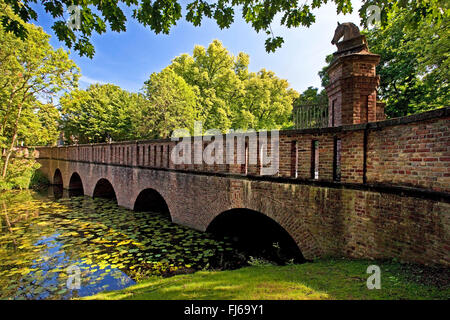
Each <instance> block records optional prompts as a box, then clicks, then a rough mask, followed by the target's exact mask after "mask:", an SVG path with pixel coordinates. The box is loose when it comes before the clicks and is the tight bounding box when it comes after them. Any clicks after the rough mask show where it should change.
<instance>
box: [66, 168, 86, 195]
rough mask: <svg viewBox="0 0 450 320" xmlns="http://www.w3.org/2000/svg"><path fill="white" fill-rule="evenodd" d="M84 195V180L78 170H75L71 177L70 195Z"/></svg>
mask: <svg viewBox="0 0 450 320" xmlns="http://www.w3.org/2000/svg"><path fill="white" fill-rule="evenodd" d="M82 195H84V189H83V182H82V181H81V177H80V175H79V174H78V173H77V172H74V173H73V174H72V176H71V177H70V182H69V196H71V197H75V196H82Z"/></svg>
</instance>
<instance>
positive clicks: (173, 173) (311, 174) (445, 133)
mask: <svg viewBox="0 0 450 320" xmlns="http://www.w3.org/2000/svg"><path fill="white" fill-rule="evenodd" d="M449 124H450V108H444V109H440V110H435V111H431V112H427V113H422V114H419V115H414V116H409V117H405V118H398V119H392V120H384V121H379V122H371V123H363V124H354V125H343V126H338V127H329V128H322V129H304V130H286V131H280V132H279V137H278V138H277V140H278V141H277V146H278V150H279V158H278V160H276V161H277V167H278V170H276V172H274V173H273V174H271V175H270V176H267V175H263V174H262V173H263V170H264V165H263V164H262V159H261V154H262V152H261V151H262V148H264V144H263V143H261V141H260V137H258V140H257V147H256V148H253V149H252V148H249V145H248V143H249V140H248V138H245V136H244V141H247V142H245V146H244V150H245V157H244V158H245V159H244V162H243V163H241V164H217V163H215V164H207V163H205V162H204V161H202V162H201V163H197V164H175V163H174V162H173V161H172V159H171V157H170V156H169V155H170V153H171V152H172V150H173V148H175V147H176V146H177V144H178V143H180V142H176V141H171V140H151V141H130V142H117V143H110V144H90V145H74V146H64V147H38V148H36V150H35V154H36V157H37V159H38V161H39V162H40V164H41V165H42V166H41V169H40V170H41V171H42V172H43V173H44V174H45V175H46V176H47V177H48V178H49V180H50V181H51V182H52V183H53V184H62V185H63V186H64V188H67V189H82V190H83V193H84V194H85V195H88V196H111V197H115V198H116V199H117V203H118V205H120V206H123V207H126V208H129V209H134V208H135V204H136V200H137V199H138V197H139V196H140V195H141V196H142V194H143V192H147V195H148V196H149V197H150V198H152V197H153V198H152V199H153V200H155V201H156V198H158V197H159V198H162V199H164V203H165V204H166V206H167V208H166V209H167V210H168V212H169V213H170V216H171V219H172V221H173V222H174V223H177V224H182V225H185V226H189V227H192V228H195V229H198V230H202V231H205V230H207V228H208V226H210V225H211V224H212V223H213V221H216V219H217V218H218V217H221V216H223V215H224V214H226V213H227V212H231V211H233V210H238V209H246V210H251V211H252V212H258V213H259V214H261V215H264V216H265V217H268V218H270V219H271V220H272V221H274V222H276V223H277V225H279V226H280V227H281V228H282V229H283V230H285V231H286V232H287V233H288V234H289V235H290V237H291V238H292V239H293V241H294V242H295V243H296V245H297V246H298V248H299V249H300V251H301V252H302V254H303V256H304V257H305V258H307V259H316V258H319V257H325V256H336V257H350V258H392V257H396V258H398V259H401V260H404V261H410V262H418V263H424V264H441V265H449V264H450V257H449V252H450V234H449V231H450V139H449V137H450V130H449ZM224 138H226V137H224ZM271 139H272V136H271ZM190 143H192V145H194V144H195V143H198V140H197V142H196V140H195V138H192V139H191V140H190ZM209 143H211V142H208V141H200V148H206V147H207V146H208V144H209ZM234 143H235V142H234V140H233V144H234ZM236 143H237V142H236ZM267 145H268V144H267ZM267 145H265V147H266V148H267ZM235 150H236V148H235ZM250 153H251V154H253V155H254V156H255V157H256V159H257V162H256V163H253V164H252V163H250V162H249V161H248V159H249V155H250ZM233 156H234V157H235V158H236V154H235V153H234V154H233ZM149 190H150V191H149ZM233 219H234V220H233V221H232V224H231V226H232V225H233V223H234V224H235V225H239V224H240V220H239V214H237V215H233ZM247 227H248V228H249V230H250V229H251V228H252V226H251V225H249V226H247Z"/></svg>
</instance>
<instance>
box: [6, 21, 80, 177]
mask: <svg viewBox="0 0 450 320" xmlns="http://www.w3.org/2000/svg"><path fill="white" fill-rule="evenodd" d="M9 14H10V15H11V12H9ZM1 17H4V16H3V15H0V18H1ZM17 19H18V18H17ZM23 26H24V28H25V29H26V31H27V34H28V36H27V38H26V40H21V39H19V38H16V37H15V36H13V35H12V34H11V33H8V32H6V31H5V30H4V29H3V27H0V42H1V43H2V46H1V48H0V74H1V79H0V102H1V113H0V114H1V121H0V137H2V141H1V142H2V148H5V149H6V153H5V160H4V161H3V168H2V178H5V177H6V174H7V170H8V164H9V161H10V157H11V155H12V153H13V151H14V147H15V146H16V143H17V141H18V139H19V138H21V137H23V138H26V137H29V136H30V135H31V134H32V132H30V129H29V128H28V127H27V126H26V124H27V123H29V124H31V123H35V124H36V121H37V120H38V118H37V115H38V114H39V112H41V114H42V112H45V110H47V111H48V110H50V109H49V107H48V106H47V105H46V104H42V103H41V102H40V101H42V100H48V101H52V99H54V97H55V96H57V95H58V94H59V93H60V92H63V91H65V90H70V89H71V88H73V87H75V86H76V85H77V81H78V77H79V74H78V68H77V66H76V65H75V63H74V62H73V61H72V60H70V59H69V57H68V54H67V52H65V51H64V50H62V49H58V50H55V49H53V47H52V46H51V45H50V44H49V38H50V36H49V35H48V34H46V33H45V32H43V30H42V29H41V28H40V27H36V26H34V25H30V24H23ZM53 115H54V112H53ZM44 122H45V120H44ZM40 124H41V125H44V126H45V125H49V123H47V124H44V123H43V122H40ZM50 130H54V128H52V129H50ZM47 138H48V137H47ZM35 141H36V142H39V141H37V140H36V139H35Z"/></svg>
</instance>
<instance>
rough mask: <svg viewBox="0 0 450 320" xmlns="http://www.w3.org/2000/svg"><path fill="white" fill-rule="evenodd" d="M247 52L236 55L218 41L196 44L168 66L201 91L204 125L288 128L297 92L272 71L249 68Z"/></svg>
mask: <svg viewBox="0 0 450 320" xmlns="http://www.w3.org/2000/svg"><path fill="white" fill-rule="evenodd" d="M249 62H250V60H249V56H248V55H247V54H245V53H242V52H240V53H239V54H238V55H237V56H233V55H232V54H231V53H230V52H229V51H228V50H227V49H226V48H225V47H224V46H223V45H222V43H221V42H220V41H218V40H214V41H213V42H212V43H211V44H210V45H209V46H208V48H204V47H202V46H196V47H195V48H194V52H193V55H192V56H191V55H189V54H183V55H181V56H179V57H176V58H175V59H173V61H172V64H171V65H170V66H168V68H169V69H171V70H173V71H174V72H175V74H177V75H178V76H180V77H181V78H183V79H184V81H185V82H186V83H187V84H188V85H189V86H190V87H191V88H192V90H193V91H194V92H195V93H196V94H197V101H196V104H197V107H196V109H195V117H194V119H195V120H198V121H202V122H203V129H205V130H207V129H212V128H214V129H219V130H221V131H222V132H227V131H228V130H229V129H247V128H253V129H268V130H270V129H279V128H286V127H289V126H290V125H291V124H292V122H291V112H292V102H293V100H294V99H295V98H296V97H297V96H298V93H297V92H296V91H294V90H292V89H290V88H289V84H288V82H287V81H286V80H283V79H280V78H278V77H276V76H275V74H274V73H273V72H272V71H267V70H265V69H262V70H261V71H259V72H258V73H254V72H249V70H248V65H249Z"/></svg>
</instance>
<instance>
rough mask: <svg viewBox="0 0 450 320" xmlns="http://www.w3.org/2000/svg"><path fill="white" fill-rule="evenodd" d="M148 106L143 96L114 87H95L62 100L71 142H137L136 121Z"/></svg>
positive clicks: (74, 93)
mask: <svg viewBox="0 0 450 320" xmlns="http://www.w3.org/2000/svg"><path fill="white" fill-rule="evenodd" d="M143 103H144V99H143V97H142V96H141V95H139V94H136V93H129V92H127V91H125V90H123V89H121V88H120V87H118V86H115V85H112V84H93V85H91V86H89V88H88V89H86V90H73V91H71V92H70V93H66V94H65V95H64V96H63V97H61V99H60V104H61V118H62V127H63V131H64V136H65V137H66V139H67V140H68V141H67V142H69V143H73V142H77V143H100V142H108V141H109V140H110V139H111V140H114V141H121V140H131V139H136V138H137V137H138V136H137V131H136V126H135V122H134V118H135V117H137V115H138V112H139V107H140V106H141V105H142V104H143Z"/></svg>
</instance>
